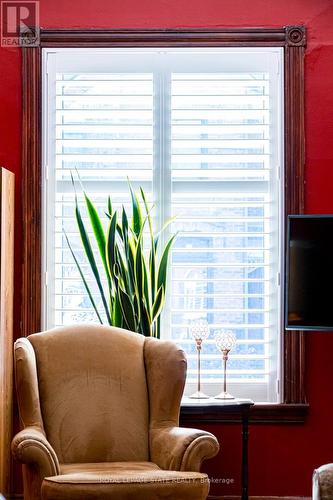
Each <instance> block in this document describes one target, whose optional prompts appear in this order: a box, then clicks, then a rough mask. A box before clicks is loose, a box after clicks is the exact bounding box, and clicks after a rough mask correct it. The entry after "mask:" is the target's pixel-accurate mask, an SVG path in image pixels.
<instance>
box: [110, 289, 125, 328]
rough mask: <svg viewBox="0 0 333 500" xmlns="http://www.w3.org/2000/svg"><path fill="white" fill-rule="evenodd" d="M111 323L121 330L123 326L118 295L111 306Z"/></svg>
mask: <svg viewBox="0 0 333 500" xmlns="http://www.w3.org/2000/svg"><path fill="white" fill-rule="evenodd" d="M112 323H113V325H114V326H118V327H119V328H122V326H123V314H122V311H121V306H120V302H119V295H118V294H116V295H115V297H114V301H113V304H112Z"/></svg>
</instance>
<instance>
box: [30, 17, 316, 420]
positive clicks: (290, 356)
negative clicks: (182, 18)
mask: <svg viewBox="0 0 333 500" xmlns="http://www.w3.org/2000/svg"><path fill="white" fill-rule="evenodd" d="M305 45H306V33H305V28H304V27H303V26H286V27H282V28H226V29H212V30H210V29H184V30H183V29H151V30H130V29H117V30H109V29H102V30H98V29H93V30H88V29H82V30H81V29H79V30H74V29H72V30H68V29H65V30H60V29H59V30H58V29H41V30H40V40H39V46H37V47H36V46H35V47H28V46H26V45H25V46H24V47H22V59H23V61H22V86H23V96H22V97H23V129H22V134H23V138H22V141H23V142H22V162H23V164H22V203H23V224H24V226H23V227H24V229H23V252H22V280H23V284H22V317H21V335H22V336H26V335H29V334H30V333H33V332H37V331H39V330H40V328H41V290H42V277H41V188H42V186H41V183H42V171H41V168H42V165H41V80H42V75H41V71H42V68H41V51H42V49H43V48H46V47H154V46H156V47H161V46H164V47H242V46H250V47H283V48H284V75H285V83H284V85H285V88H284V126H285V127H284V130H285V137H284V140H285V213H286V214H298V213H302V212H303V207H304V189H303V188H304V50H305ZM281 335H283V403H281V404H256V405H254V407H253V409H252V412H251V417H250V418H251V420H252V421H253V422H284V423H300V422H303V421H304V419H305V416H306V413H307V409H308V405H307V402H306V396H305V390H304V382H305V380H304V379H305V338H304V334H303V332H294V331H293V332H281ZM181 417H182V420H183V421H185V422H191V421H196V422H198V421H201V422H207V423H208V422H225V421H226V419H225V417H223V416H221V415H219V414H218V411H214V412H213V411H212V412H211V413H209V414H207V412H205V413H203V412H202V411H201V410H200V408H194V409H191V410H188V411H187V412H186V413H185V410H184V409H183V410H182V415H181ZM227 418H228V420H227V421H228V422H234V421H237V416H233V415H228V416H227Z"/></svg>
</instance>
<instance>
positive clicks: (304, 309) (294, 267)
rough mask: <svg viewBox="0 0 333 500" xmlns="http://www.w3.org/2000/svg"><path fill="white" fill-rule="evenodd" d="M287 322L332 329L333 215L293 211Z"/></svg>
mask: <svg viewBox="0 0 333 500" xmlns="http://www.w3.org/2000/svg"><path fill="white" fill-rule="evenodd" d="M285 326H286V329H287V330H333V215H290V216H289V217H288V229H287V261H286V297H285Z"/></svg>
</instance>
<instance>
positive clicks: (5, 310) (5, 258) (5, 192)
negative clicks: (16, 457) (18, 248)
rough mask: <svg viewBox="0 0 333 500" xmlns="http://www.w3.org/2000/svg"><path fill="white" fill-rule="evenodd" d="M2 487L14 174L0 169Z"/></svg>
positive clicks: (8, 410)
mask: <svg viewBox="0 0 333 500" xmlns="http://www.w3.org/2000/svg"><path fill="white" fill-rule="evenodd" d="M0 180H1V186H0V201H1V206H0V210H1V213H0V219H1V228H0V234H1V242H0V244H1V250H0V251H1V263H0V491H1V492H2V493H3V494H4V495H5V496H6V495H7V494H8V493H9V490H10V464H11V453H10V443H11V439H12V407H13V402H12V399H13V397H12V395H13V288H14V285H13V277H14V174H12V173H11V172H8V170H5V169H4V168H1V169H0Z"/></svg>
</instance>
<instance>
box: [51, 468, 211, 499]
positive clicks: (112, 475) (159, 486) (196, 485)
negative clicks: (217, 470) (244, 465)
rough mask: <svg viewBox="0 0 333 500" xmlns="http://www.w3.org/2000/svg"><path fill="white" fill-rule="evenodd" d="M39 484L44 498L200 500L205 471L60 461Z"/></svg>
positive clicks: (204, 488) (205, 491) (205, 485)
mask: <svg viewBox="0 0 333 500" xmlns="http://www.w3.org/2000/svg"><path fill="white" fill-rule="evenodd" d="M60 470H61V474H60V475H58V476H52V477H47V478H45V479H44V481H43V484H42V499H43V500H104V499H105V500H106V499H108V500H109V499H116V500H159V499H161V500H162V499H163V500H203V499H205V498H206V497H207V495H208V491H209V480H208V477H207V475H206V474H201V473H199V472H180V471H171V470H170V471H169V470H168V471H165V470H161V469H160V468H159V467H158V466H157V465H156V464H154V463H152V462H111V463H110V462H108V463H93V464H85V463H78V464H63V465H61V466H60Z"/></svg>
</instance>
